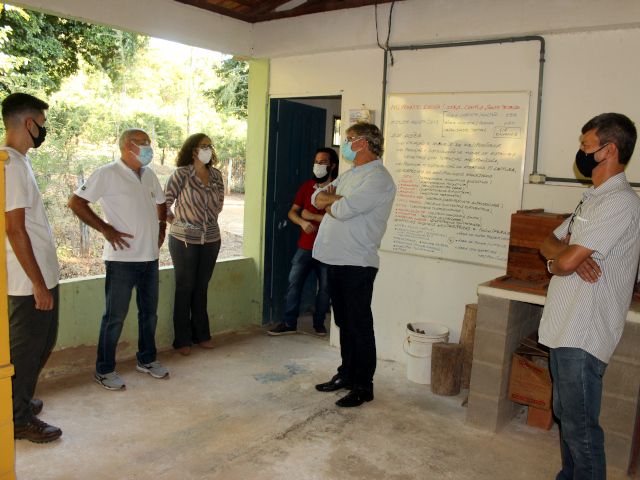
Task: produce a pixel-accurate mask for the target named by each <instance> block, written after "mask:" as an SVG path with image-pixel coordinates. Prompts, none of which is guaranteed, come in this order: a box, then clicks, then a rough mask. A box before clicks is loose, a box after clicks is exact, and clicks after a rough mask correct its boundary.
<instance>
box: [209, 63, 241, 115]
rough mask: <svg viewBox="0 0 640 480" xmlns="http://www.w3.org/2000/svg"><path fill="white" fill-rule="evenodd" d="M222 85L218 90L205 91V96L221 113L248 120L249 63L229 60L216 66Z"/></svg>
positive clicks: (215, 69)
mask: <svg viewBox="0 0 640 480" xmlns="http://www.w3.org/2000/svg"><path fill="white" fill-rule="evenodd" d="M213 70H214V71H215V73H216V75H217V76H218V78H220V81H221V85H220V86H219V87H218V88H214V89H211V90H205V91H204V92H203V94H204V96H205V97H206V98H208V99H209V100H211V101H213V104H214V105H215V107H216V110H217V111H218V112H220V113H223V114H226V115H229V116H233V117H236V118H239V119H243V120H244V119H246V118H247V101H248V99H249V63H248V62H244V61H242V60H236V59H234V58H229V59H227V60H223V61H222V63H221V64H220V65H218V66H214V68H213Z"/></svg>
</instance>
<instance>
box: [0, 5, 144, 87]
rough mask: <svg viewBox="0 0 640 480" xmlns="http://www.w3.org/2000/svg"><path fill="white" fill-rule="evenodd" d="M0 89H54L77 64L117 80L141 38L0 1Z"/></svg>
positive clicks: (78, 67)
mask: <svg viewBox="0 0 640 480" xmlns="http://www.w3.org/2000/svg"><path fill="white" fill-rule="evenodd" d="M0 32H2V33H0V48H1V50H2V57H1V58H0V60H1V61H0V92H4V93H10V92H12V91H16V90H18V89H19V90H22V91H30V92H33V93H40V92H43V93H45V94H47V95H48V94H50V93H52V92H55V91H58V90H59V89H60V85H61V84H62V81H63V80H64V79H65V78H67V77H70V76H71V75H73V74H74V73H76V72H78V71H79V70H80V62H81V60H84V61H85V62H86V63H87V64H88V65H90V66H91V67H93V68H95V69H99V70H102V71H104V72H105V73H107V75H109V77H110V78H111V80H112V81H114V82H115V81H117V80H118V79H119V78H120V77H121V76H122V74H123V72H124V71H125V69H126V65H127V64H128V63H130V62H131V61H132V59H133V58H134V56H135V54H136V52H137V51H138V50H139V49H140V48H142V47H144V46H145V45H146V42H147V37H144V36H140V35H136V34H133V33H125V32H120V31H117V30H113V29H111V28H108V27H103V26H100V25H91V24H88V23H84V22H79V21H76V20H69V19H66V18H59V17H54V16H51V15H45V14H43V13H39V12H32V11H27V10H23V9H20V8H16V7H11V6H10V5H7V4H3V3H0Z"/></svg>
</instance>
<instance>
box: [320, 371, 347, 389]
mask: <svg viewBox="0 0 640 480" xmlns="http://www.w3.org/2000/svg"><path fill="white" fill-rule="evenodd" d="M341 388H346V389H347V390H351V389H352V388H353V385H352V384H351V382H347V381H346V380H345V379H344V378H342V377H341V376H340V375H334V376H333V378H332V379H331V380H329V381H328V382H326V383H319V384H318V385H316V390H318V391H319V392H335V391H336V390H340V389H341Z"/></svg>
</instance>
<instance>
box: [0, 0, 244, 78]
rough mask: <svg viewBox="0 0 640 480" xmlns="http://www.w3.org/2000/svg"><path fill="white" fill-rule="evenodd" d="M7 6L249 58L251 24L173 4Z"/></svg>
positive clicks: (49, 1) (76, 1)
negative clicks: (29, 9)
mask: <svg viewBox="0 0 640 480" xmlns="http://www.w3.org/2000/svg"><path fill="white" fill-rule="evenodd" d="M11 5H16V6H21V7H25V8H31V9H35V10H38V11H41V12H44V13H49V14H54V15H59V16H62V17H67V18H74V19H77V20H84V21H87V22H90V23H97V24H101V25H107V26H110V27H115V28H118V29H122V30H128V31H133V32H137V33H143V34H146V35H149V36H152V37H157V38H163V39H165V40H171V41H174V42H179V43H184V44H186V45H192V46H194V47H200V48H206V49H209V50H213V51H216V52H223V53H228V54H237V55H250V54H251V45H252V27H251V24H249V23H246V22H242V21H240V20H235V19H233V18H230V17H224V16H222V15H219V14H216V13H212V12H208V11H206V10H203V9H200V8H195V7H191V6H188V5H184V4H182V3H178V2H176V1H174V0H25V1H21V0H18V1H16V2H11ZM167 75H171V72H167Z"/></svg>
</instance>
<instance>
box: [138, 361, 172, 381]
mask: <svg viewBox="0 0 640 480" xmlns="http://www.w3.org/2000/svg"><path fill="white" fill-rule="evenodd" d="M136 370H137V371H139V372H141V373H148V374H149V375H151V376H152V377H153V378H164V377H168V376H169V370H167V368H166V367H164V366H162V364H161V363H160V362H151V363H147V364H144V365H143V364H141V363H138V364H137V365H136Z"/></svg>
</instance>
